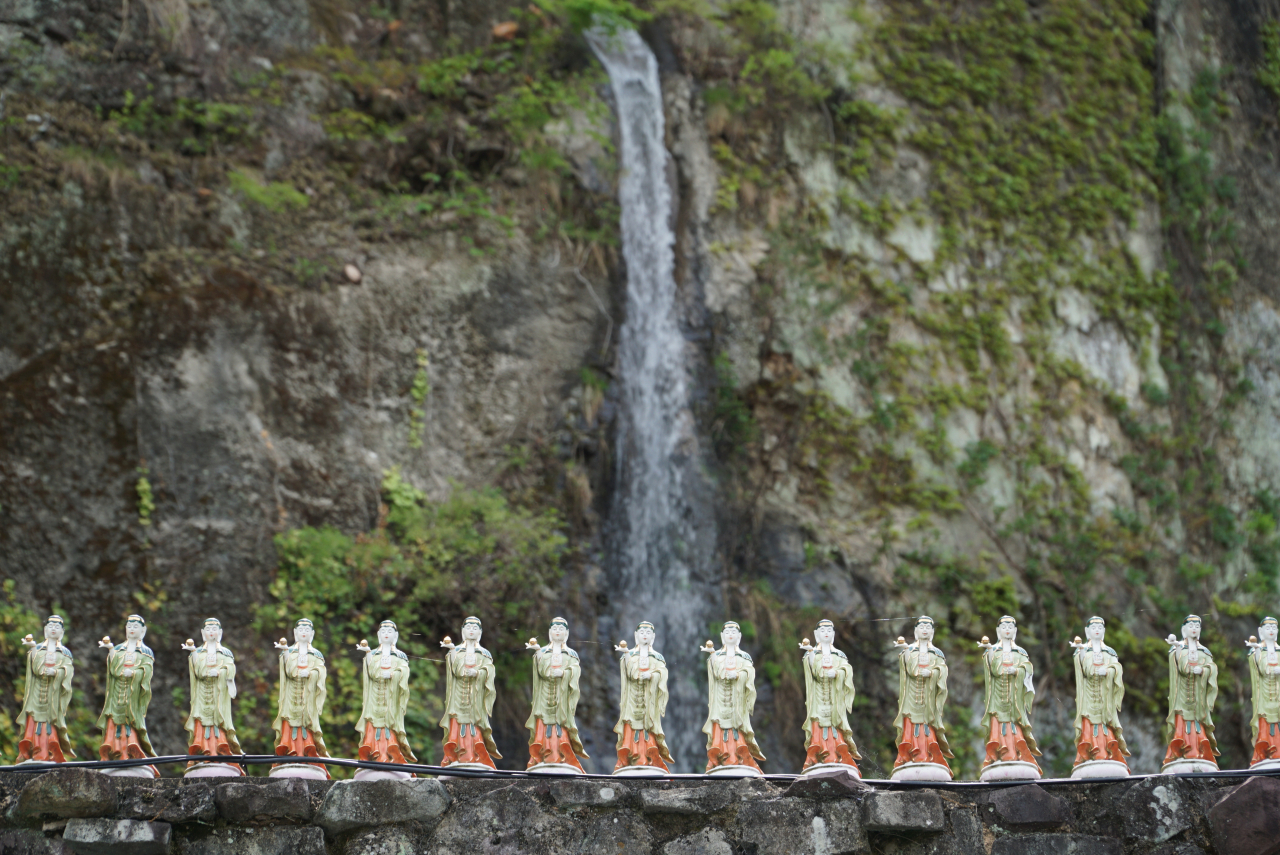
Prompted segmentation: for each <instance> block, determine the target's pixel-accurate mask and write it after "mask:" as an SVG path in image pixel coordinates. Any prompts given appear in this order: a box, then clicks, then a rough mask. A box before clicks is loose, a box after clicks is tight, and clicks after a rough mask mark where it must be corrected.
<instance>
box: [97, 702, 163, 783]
mask: <svg viewBox="0 0 1280 855" xmlns="http://www.w3.org/2000/svg"><path fill="white" fill-rule="evenodd" d="M146 756H147V753H146V752H145V751H143V750H142V745H141V744H140V743H139V742H138V734H137V731H135V730H134V729H133V728H132V727H131V726H129V725H127V724H116V722H115V719H113V718H111V717H110V716H108V717H107V726H106V727H105V728H104V729H103V731H102V744H101V745H99V746H98V757H99V759H102V760H141V759H142V758H143V757H146ZM146 768H148V769H150V770H151V772H152V773H153V774H154V775H155V776H156V777H157V778H159V777H160V770H159V769H157V768H156V767H155V766H147V767H146Z"/></svg>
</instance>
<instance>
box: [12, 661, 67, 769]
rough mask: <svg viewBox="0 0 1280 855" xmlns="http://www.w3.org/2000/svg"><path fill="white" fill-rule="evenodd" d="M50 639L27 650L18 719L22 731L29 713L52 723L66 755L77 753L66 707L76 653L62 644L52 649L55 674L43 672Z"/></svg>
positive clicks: (42, 720)
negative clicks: (73, 654)
mask: <svg viewBox="0 0 1280 855" xmlns="http://www.w3.org/2000/svg"><path fill="white" fill-rule="evenodd" d="M48 643H49V642H48V641H42V642H40V643H39V644H37V645H36V646H35V647H33V648H31V649H30V650H28V651H27V687H26V690H25V691H24V692H23V694H22V709H21V710H19V711H18V717H17V719H16V721H17V723H18V733H19V735H21V733H22V731H23V729H24V728H25V727H26V726H27V716H28V715H29V716H31V717H32V718H33V719H35V720H36V721H41V722H44V723H46V724H51V725H53V728H54V730H56V731H57V732H58V745H59V746H61V747H62V755H63V756H64V757H68V758H70V757H75V756H76V754H75V752H74V751H72V750H71V740H70V738H69V737H68V736H67V707H68V706H70V705H71V678H72V677H73V676H74V675H75V673H76V668H75V664H74V663H75V657H74V656H72V655H71V651H70V650H68V649H67V648H66V647H64V646H63V645H61V644H59V645H58V646H57V648H56V649H55V650H54V652H53V663H52V667H53V669H54V673H53V674H49V675H46V674H43V673H41V672H42V671H43V670H44V668H45V664H46V663H45V660H46V656H45V653H46V650H47V645H48Z"/></svg>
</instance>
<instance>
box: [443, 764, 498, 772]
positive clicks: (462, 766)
mask: <svg viewBox="0 0 1280 855" xmlns="http://www.w3.org/2000/svg"><path fill="white" fill-rule="evenodd" d="M444 768H446V769H469V770H471V771H473V772H492V771H494V767H492V766H486V765H485V764H483V763H450V764H449V765H448V766H445V767H444Z"/></svg>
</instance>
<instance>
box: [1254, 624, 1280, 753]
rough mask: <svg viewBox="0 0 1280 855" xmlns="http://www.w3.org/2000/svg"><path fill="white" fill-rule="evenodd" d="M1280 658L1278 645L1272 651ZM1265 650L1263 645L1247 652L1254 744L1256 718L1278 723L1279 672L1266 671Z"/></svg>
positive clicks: (1279, 714)
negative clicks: (1251, 687) (1251, 684)
mask: <svg viewBox="0 0 1280 855" xmlns="http://www.w3.org/2000/svg"><path fill="white" fill-rule="evenodd" d="M1272 655H1275V656H1276V657H1277V658H1280V646H1277V647H1276V649H1275V651H1274V653H1273V654H1272ZM1267 658H1268V654H1267V650H1266V648H1265V647H1259V648H1255V649H1254V650H1253V651H1252V652H1251V653H1250V654H1249V677H1250V681H1251V682H1252V683H1253V717H1252V718H1250V719H1249V724H1250V725H1252V727H1253V741H1254V744H1257V742H1258V719H1259V718H1264V719H1266V720H1267V724H1268V725H1271V726H1273V727H1274V726H1275V725H1277V724H1280V674H1268V673H1267Z"/></svg>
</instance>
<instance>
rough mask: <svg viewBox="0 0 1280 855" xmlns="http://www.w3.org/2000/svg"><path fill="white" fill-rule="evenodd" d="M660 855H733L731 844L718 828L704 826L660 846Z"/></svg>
mask: <svg viewBox="0 0 1280 855" xmlns="http://www.w3.org/2000/svg"><path fill="white" fill-rule="evenodd" d="M662 855H733V846H731V845H730V844H729V841H728V840H727V839H725V836H724V832H723V831H721V830H720V829H718V828H704V829H702V830H701V831H699V832H698V833H697V834H689V835H686V836H684V837H678V838H676V839H675V840H672V841H671V842H670V843H668V844H667V845H666V846H663V847H662Z"/></svg>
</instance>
